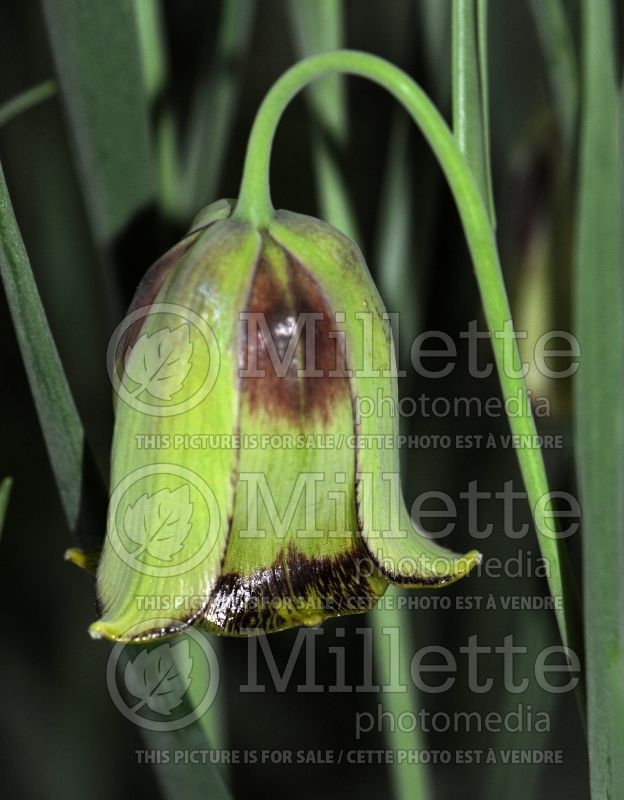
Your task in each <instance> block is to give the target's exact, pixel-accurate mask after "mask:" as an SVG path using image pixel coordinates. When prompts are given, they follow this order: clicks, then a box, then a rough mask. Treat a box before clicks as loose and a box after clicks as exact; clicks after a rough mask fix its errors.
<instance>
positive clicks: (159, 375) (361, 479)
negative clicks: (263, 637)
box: [71, 201, 480, 641]
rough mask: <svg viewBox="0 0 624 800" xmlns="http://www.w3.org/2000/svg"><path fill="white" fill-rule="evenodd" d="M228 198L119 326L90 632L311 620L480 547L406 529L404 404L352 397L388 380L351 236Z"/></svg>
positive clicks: (447, 575) (458, 567) (152, 275)
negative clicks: (453, 544)
mask: <svg viewBox="0 0 624 800" xmlns="http://www.w3.org/2000/svg"><path fill="white" fill-rule="evenodd" d="M232 207H233V204H232V201H220V202H218V203H215V204H213V205H212V206H210V207H209V208H208V209H206V210H205V211H204V212H201V213H200V215H198V217H197V219H196V221H195V223H194V225H193V228H192V230H191V232H190V234H189V235H188V236H187V237H186V238H185V239H184V240H182V242H181V243H180V244H179V245H177V246H176V247H174V248H173V249H172V250H171V251H169V253H168V254H167V255H166V256H165V257H163V259H161V260H160V261H159V262H157V264H156V265H155V266H154V267H153V268H152V269H151V270H150V271H148V273H147V275H146V277H145V279H144V281H143V283H142V284H141V286H140V287H139V289H138V290H137V295H136V297H135V300H134V301H133V304H132V305H131V307H130V311H129V315H128V317H127V318H126V320H127V324H125V323H122V325H121V328H122V329H123V331H122V334H121V335H120V337H119V342H120V343H121V345H120V351H119V352H117V354H116V360H115V361H114V364H115V369H116V370H117V372H118V373H120V374H118V375H117V383H116V384H115V385H116V389H117V393H118V394H119V397H118V398H117V400H116V405H115V413H116V419H115V436H114V444H113V458H112V472H111V487H112V489H111V500H110V506H109V517H108V528H107V536H106V541H105V546H104V550H103V553H102V556H101V559H100V561H99V565H98V570H97V593H98V604H99V608H100V619H99V620H98V621H96V622H95V623H94V624H93V625H92V626H91V629H90V631H91V634H92V635H93V636H95V637H104V638H108V639H113V640H117V641H145V640H150V639H154V638H161V637H164V636H170V635H173V634H175V633H176V632H179V631H181V630H183V629H184V628H185V627H188V626H189V625H203V626H204V627H205V628H206V629H207V630H208V631H210V632H211V633H215V634H218V635H225V636H246V635H251V634H256V633H263V632H264V633H270V632H276V631H280V630H283V629H285V628H289V627H293V626H296V625H308V626H312V625H318V624H320V623H322V622H323V621H324V620H325V619H328V618H330V617H334V616H342V615H345V614H354V613H362V612H364V611H367V610H370V609H372V608H373V607H374V606H375V604H376V603H377V602H378V601H379V599H380V597H382V596H383V594H384V592H385V591H386V589H387V587H388V585H389V584H390V583H395V584H396V585H398V586H403V587H406V588H439V587H442V586H446V585H448V584H449V583H452V582H453V581H455V580H458V579H459V578H461V577H463V576H464V575H466V574H468V572H470V570H471V569H472V568H473V567H474V566H475V565H477V564H478V563H479V559H480V556H479V554H478V553H476V552H475V551H472V552H470V553H468V554H467V555H466V556H461V555H458V554H455V553H452V552H450V551H448V550H446V549H445V548H443V547H441V546H440V545H438V544H437V543H435V542H433V541H431V540H430V539H428V538H427V537H426V536H424V535H423V534H422V533H421V532H419V531H418V530H417V529H416V528H415V526H414V525H413V523H412V521H411V520H410V518H409V514H408V512H407V509H406V507H405V504H404V501H403V496H402V492H401V482H400V473H399V453H398V447H397V446H396V441H397V438H398V427H397V418H396V416H391V415H389V414H388V413H387V411H384V408H385V406H384V405H382V406H381V410H380V412H379V413H378V414H376V415H370V416H363V415H361V414H360V413H359V411H358V409H359V408H360V405H361V402H362V400H366V399H367V398H373V397H375V396H377V395H378V393H381V395H382V396H387V397H390V398H394V399H396V397H397V385H396V377H394V371H393V370H394V367H395V362H394V350H393V344H392V335H391V331H390V327H389V324H388V320H387V318H386V316H385V314H384V308H383V304H382V302H381V299H380V297H379V294H378V293H377V290H376V288H375V285H374V283H373V281H372V279H371V277H370V274H369V272H368V269H367V267H366V264H365V262H364V260H363V258H362V256H361V254H360V252H359V250H358V249H357V247H356V246H355V245H354V244H353V242H351V241H350V240H348V239H347V238H346V237H344V236H343V235H342V234H340V233H338V231H336V230H334V229H333V228H331V227H330V226H328V225H325V224H324V223H322V222H320V221H318V220H315V219H312V218H310V217H304V216H301V215H297V214H291V213H289V212H276V214H275V219H274V222H273V223H272V224H271V225H270V226H269V228H268V230H266V229H265V230H262V231H258V230H255V229H254V227H253V226H251V225H250V224H248V223H245V222H242V221H239V220H236V219H230V212H231V209H232ZM124 324H125V327H124ZM116 374H117V373H116ZM380 434H381V436H382V441H384V442H385V443H386V444H385V446H383V447H376V448H375V447H369V446H367V445H366V441H367V439H370V438H373V437H375V436H378V435H380ZM71 558H72V560H73V561H74V563H78V564H79V565H81V566H84V567H85V568H87V567H89V566H92V565H93V563H94V560H95V559H94V558H92V557H89V558H88V559H87V558H86V557H82V556H81V555H80V554H75V555H73V556H71Z"/></svg>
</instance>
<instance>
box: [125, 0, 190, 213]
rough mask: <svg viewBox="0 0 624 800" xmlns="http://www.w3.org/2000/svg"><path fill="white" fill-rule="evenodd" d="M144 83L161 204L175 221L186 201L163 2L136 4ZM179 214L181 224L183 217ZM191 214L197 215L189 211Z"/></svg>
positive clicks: (149, 0) (137, 0)
mask: <svg viewBox="0 0 624 800" xmlns="http://www.w3.org/2000/svg"><path fill="white" fill-rule="evenodd" d="M133 2H134V10H135V14H136V21H137V30H138V35H139V47H140V53H141V64H142V67H143V80H144V85H145V93H146V95H147V99H148V103H149V110H150V115H151V118H152V120H153V127H154V132H153V136H154V146H155V151H156V172H157V187H158V202H159V204H160V208H161V211H162V212H163V214H164V216H165V217H169V218H172V219H176V218H177V217H178V207H179V205H180V203H181V202H182V198H183V197H184V192H183V189H182V174H181V169H182V165H181V163H180V142H179V132H178V126H177V124H176V119H175V115H174V112H173V108H172V106H171V102H170V97H169V96H168V91H167V90H168V81H169V58H168V52H167V43H166V37H165V28H164V19H163V8H162V3H161V1H160V0H133ZM185 213H187V212H186V211H185V212H182V213H181V214H179V216H180V219H181V220H182V222H184V223H186V222H188V220H187V219H184V218H183V217H184V214H185ZM188 213H194V210H193V209H190V211H189V212H188Z"/></svg>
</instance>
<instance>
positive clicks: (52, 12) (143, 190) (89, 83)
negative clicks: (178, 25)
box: [43, 0, 154, 245]
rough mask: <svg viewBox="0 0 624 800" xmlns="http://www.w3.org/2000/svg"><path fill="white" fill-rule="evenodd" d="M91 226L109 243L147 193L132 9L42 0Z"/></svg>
mask: <svg viewBox="0 0 624 800" xmlns="http://www.w3.org/2000/svg"><path fill="white" fill-rule="evenodd" d="M43 9H44V12H45V18H46V23H47V28H48V32H49V36H50V42H51V45H52V53H53V55H54V60H55V63H56V69H57V73H58V79H59V84H60V88H61V95H62V98H63V102H64V104H65V107H66V110H67V115H68V118H69V125H70V129H71V133H72V136H73V139H74V142H75V145H76V149H77V153H78V160H79V165H80V174H81V177H82V183H83V191H84V194H85V199H86V203H87V208H88V210H89V213H90V217H91V223H92V226H93V231H94V233H95V237H96V240H97V241H98V243H99V244H100V245H108V244H110V242H111V240H113V239H114V238H115V237H116V236H117V235H118V234H119V233H120V232H121V231H123V229H124V228H125V227H126V226H127V225H128V223H129V222H130V220H131V219H132V218H133V217H134V216H135V215H137V214H138V213H139V212H141V211H142V210H143V209H144V208H145V207H146V206H148V205H149V203H150V202H151V200H152V198H153V189H154V179H153V178H154V176H153V174H152V156H151V152H150V136H149V125H148V106H147V98H146V93H145V91H144V86H143V74H142V68H141V61H140V51H139V41H138V34H137V25H136V18H135V14H134V9H133V6H132V4H131V3H130V2H129V0H107V1H106V2H105V3H84V2H81V0H43Z"/></svg>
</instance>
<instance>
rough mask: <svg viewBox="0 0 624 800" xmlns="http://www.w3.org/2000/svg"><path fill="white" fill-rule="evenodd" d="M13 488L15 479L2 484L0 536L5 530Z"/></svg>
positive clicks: (0, 491)
mask: <svg viewBox="0 0 624 800" xmlns="http://www.w3.org/2000/svg"><path fill="white" fill-rule="evenodd" d="M12 487H13V478H4V479H3V481H2V483H0V535H1V534H2V530H3V528H4V520H5V519H6V512H7V508H8V506H9V498H10V496H11V489H12Z"/></svg>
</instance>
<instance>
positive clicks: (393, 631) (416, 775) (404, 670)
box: [369, 586, 433, 800]
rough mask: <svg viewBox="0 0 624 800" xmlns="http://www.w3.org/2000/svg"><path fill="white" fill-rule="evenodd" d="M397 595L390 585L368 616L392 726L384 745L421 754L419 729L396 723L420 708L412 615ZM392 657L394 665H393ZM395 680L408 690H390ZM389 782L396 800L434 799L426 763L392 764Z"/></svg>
mask: <svg viewBox="0 0 624 800" xmlns="http://www.w3.org/2000/svg"><path fill="white" fill-rule="evenodd" d="M400 594H401V590H399V589H397V588H396V587H395V586H390V587H389V588H388V591H387V592H386V594H385V595H384V597H383V598H382V600H381V603H380V604H379V606H378V607H377V608H376V609H375V610H374V611H372V612H371V613H370V614H369V619H370V621H371V626H372V628H373V630H374V632H375V650H374V652H375V671H376V674H377V681H378V683H379V685H380V686H381V687H382V688H383V694H382V695H381V698H382V700H383V712H384V714H389V715H390V718H391V719H392V720H394V723H395V727H394V730H393V731H392V733H391V734H387V737H388V739H387V746H388V747H392V749H393V750H394V751H396V752H415V753H421V752H423V751H426V745H425V743H424V741H423V739H422V737H421V734H420V731H419V730H418V727H417V726H415V727H414V729H413V730H409V729H408V730H405V729H404V728H403V727H402V726H401V725H400V724H397V720H400V719H401V718H402V716H401V715H406V716H407V717H409V716H410V715H416V714H417V713H418V710H419V706H420V702H419V700H418V698H417V692H416V689H415V687H414V684H413V682H412V680H411V677H410V657H411V654H412V653H413V652H414V650H415V647H414V642H413V637H412V635H411V630H410V622H411V620H410V619H409V617H410V616H411V614H412V613H413V612H411V610H410V609H408V608H400V607H399V603H398V600H399V596H400ZM393 637H394V639H395V641H394V645H393V644H392V638H393ZM397 640H398V641H397ZM398 643H400V646H399V644H398ZM397 651H398V655H397ZM393 658H394V659H395V661H396V663H392V659H393ZM397 681H398V684H399V685H401V686H404V687H407V691H405V692H401V691H399V690H398V687H397V688H393V684H394V683H395V682H397ZM390 780H391V782H392V787H393V789H394V791H393V795H392V796H393V797H395V798H397V800H428V798H430V797H432V796H433V795H432V792H431V782H430V777H429V769H428V767H427V766H426V765H425V764H420V763H414V764H411V763H410V762H409V761H408V760H405V761H404V762H403V763H397V762H396V761H395V762H394V763H393V764H392V768H391V770H390Z"/></svg>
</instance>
